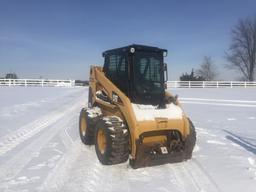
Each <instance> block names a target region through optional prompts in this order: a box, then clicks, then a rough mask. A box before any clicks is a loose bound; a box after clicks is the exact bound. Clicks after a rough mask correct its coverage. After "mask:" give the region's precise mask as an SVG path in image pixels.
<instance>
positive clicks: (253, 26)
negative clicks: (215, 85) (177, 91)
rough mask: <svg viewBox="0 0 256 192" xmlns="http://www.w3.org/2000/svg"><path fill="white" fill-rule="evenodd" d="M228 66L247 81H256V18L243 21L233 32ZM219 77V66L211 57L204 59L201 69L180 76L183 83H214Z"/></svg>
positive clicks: (228, 53) (239, 22) (228, 51)
mask: <svg viewBox="0 0 256 192" xmlns="http://www.w3.org/2000/svg"><path fill="white" fill-rule="evenodd" d="M225 57H226V60H227V61H228V64H226V65H225V66H224V67H225V68H227V69H234V70H236V71H238V72H240V74H241V75H242V76H243V79H244V80H246V81H254V80H255V78H256V77H255V76H256V74H255V73H256V16H255V17H252V18H246V19H241V20H239V21H238V23H237V25H236V26H234V27H233V29H232V31H231V44H230V46H229V49H228V50H227V51H226V53H225ZM217 76H218V69H217V66H216V65H215V64H214V63H213V61H212V59H211V57H209V56H206V57H204V59H203V62H202V64H201V65H200V66H199V69H196V70H195V71H194V69H192V71H191V73H184V74H182V75H181V76H180V80H181V81H212V80H216V78H217Z"/></svg>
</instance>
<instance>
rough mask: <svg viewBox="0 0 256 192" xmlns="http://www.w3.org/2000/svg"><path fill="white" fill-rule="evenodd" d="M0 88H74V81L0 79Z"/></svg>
mask: <svg viewBox="0 0 256 192" xmlns="http://www.w3.org/2000/svg"><path fill="white" fill-rule="evenodd" d="M1 86H9V87H11V86H24V87H28V86H33V87H74V86H75V81H74V80H54V79H0V87H1Z"/></svg>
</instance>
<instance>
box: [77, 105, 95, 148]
mask: <svg viewBox="0 0 256 192" xmlns="http://www.w3.org/2000/svg"><path fill="white" fill-rule="evenodd" d="M84 126H86V127H84ZM79 135H80V138H81V141H82V142H83V143H84V144H85V145H93V144H94V124H93V119H92V118H90V117H89V116H88V112H87V111H86V109H84V108H83V109H82V110H81V112H80V117H79Z"/></svg>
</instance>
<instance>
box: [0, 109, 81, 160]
mask: <svg viewBox="0 0 256 192" xmlns="http://www.w3.org/2000/svg"><path fill="white" fill-rule="evenodd" d="M75 107H76V106H75ZM75 107H74V106H73V107H71V108H69V107H68V108H69V109H63V108H62V109H61V110H58V111H54V112H52V113H50V114H47V115H45V116H44V117H42V118H40V119H37V120H35V121H33V122H32V123H29V124H27V125H25V126H23V127H21V128H19V129H18V130H16V131H14V132H12V133H10V134H8V135H6V136H4V137H3V138H1V139H0V141H1V142H0V157H1V156H2V155H4V154H5V153H7V152H8V151H10V150H12V149H13V148H15V147H16V146H18V145H19V144H21V143H23V142H24V141H26V140H28V139H29V138H31V137H32V136H34V135H35V134H37V133H39V132H40V131H42V130H43V129H44V128H46V127H48V126H50V125H51V124H53V123H55V122H57V121H58V120H59V119H61V118H62V117H63V116H65V115H66V114H67V113H69V112H70V111H73V110H74V108H75ZM63 111H64V112H63Z"/></svg>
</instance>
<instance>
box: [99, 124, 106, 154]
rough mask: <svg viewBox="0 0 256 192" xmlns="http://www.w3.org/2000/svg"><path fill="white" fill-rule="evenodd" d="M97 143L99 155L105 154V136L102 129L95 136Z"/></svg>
mask: <svg viewBox="0 0 256 192" xmlns="http://www.w3.org/2000/svg"><path fill="white" fill-rule="evenodd" d="M97 143H98V147H99V151H100V153H101V154H104V153H105V150H106V136H105V133H104V131H103V130H102V129H99V131H98V135H97Z"/></svg>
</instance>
